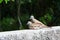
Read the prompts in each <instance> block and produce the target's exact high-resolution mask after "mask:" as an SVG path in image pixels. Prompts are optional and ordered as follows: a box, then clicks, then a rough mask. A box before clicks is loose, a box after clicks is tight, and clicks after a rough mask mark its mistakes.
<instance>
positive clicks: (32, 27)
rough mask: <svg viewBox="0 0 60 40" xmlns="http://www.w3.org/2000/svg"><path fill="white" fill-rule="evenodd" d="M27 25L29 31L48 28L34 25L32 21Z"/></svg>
mask: <svg viewBox="0 0 60 40" xmlns="http://www.w3.org/2000/svg"><path fill="white" fill-rule="evenodd" d="M27 25H28V27H29V29H41V28H46V26H44V25H41V24H37V23H33V22H31V21H28V22H27Z"/></svg>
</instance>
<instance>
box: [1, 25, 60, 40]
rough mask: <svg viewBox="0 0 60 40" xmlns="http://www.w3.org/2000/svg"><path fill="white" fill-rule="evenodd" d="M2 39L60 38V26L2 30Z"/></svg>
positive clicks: (56, 39)
mask: <svg viewBox="0 0 60 40" xmlns="http://www.w3.org/2000/svg"><path fill="white" fill-rule="evenodd" d="M0 40H60V26H56V27H51V28H43V29H39V30H17V31H8V32H0Z"/></svg>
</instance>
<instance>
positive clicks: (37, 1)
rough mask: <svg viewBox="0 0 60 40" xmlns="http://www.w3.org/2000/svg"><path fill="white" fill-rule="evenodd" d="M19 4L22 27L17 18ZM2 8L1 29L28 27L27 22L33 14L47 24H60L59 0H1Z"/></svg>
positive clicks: (0, 12)
mask: <svg viewBox="0 0 60 40" xmlns="http://www.w3.org/2000/svg"><path fill="white" fill-rule="evenodd" d="M18 1H20V3H18ZM19 4H20V20H21V22H22V25H23V26H22V27H20V26H19V25H20V24H19V21H18V18H17V17H18V15H17V14H18V13H17V12H18V5H19ZM0 9H1V10H0V14H1V16H0V17H1V20H0V31H7V30H18V29H19V28H20V29H28V26H27V25H26V23H27V22H28V20H29V17H30V15H32V14H33V15H34V16H35V18H36V19H38V20H40V21H41V22H43V23H44V24H45V25H48V26H58V25H60V1H59V0H0Z"/></svg>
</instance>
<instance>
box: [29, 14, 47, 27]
mask: <svg viewBox="0 0 60 40" xmlns="http://www.w3.org/2000/svg"><path fill="white" fill-rule="evenodd" d="M30 20H31V22H33V23H36V24H40V25H43V26H45V27H48V26H46V25H45V24H43V23H42V22H40V21H39V20H37V19H35V18H34V16H33V15H31V16H30Z"/></svg>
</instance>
